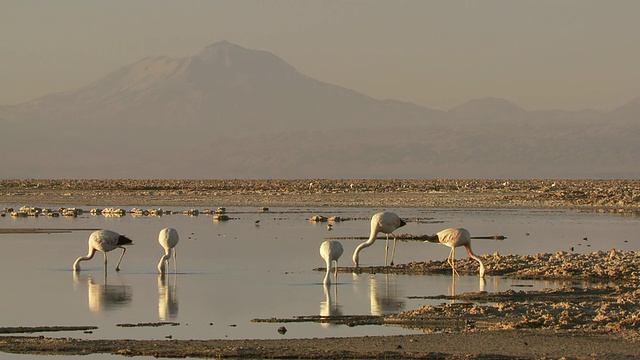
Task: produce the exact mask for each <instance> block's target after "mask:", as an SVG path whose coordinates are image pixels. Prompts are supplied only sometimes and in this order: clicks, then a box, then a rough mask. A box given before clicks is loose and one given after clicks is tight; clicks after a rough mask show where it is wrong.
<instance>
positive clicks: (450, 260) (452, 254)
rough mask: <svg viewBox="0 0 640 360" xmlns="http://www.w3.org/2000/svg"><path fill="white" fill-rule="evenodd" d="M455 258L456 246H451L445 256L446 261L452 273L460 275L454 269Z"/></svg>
mask: <svg viewBox="0 0 640 360" xmlns="http://www.w3.org/2000/svg"><path fill="white" fill-rule="evenodd" d="M455 259H456V248H455V247H452V248H451V252H449V257H448V258H447V263H448V264H449V265H451V268H452V269H453V273H452V275H458V276H460V274H458V271H457V270H456V264H455V261H456V260H455Z"/></svg>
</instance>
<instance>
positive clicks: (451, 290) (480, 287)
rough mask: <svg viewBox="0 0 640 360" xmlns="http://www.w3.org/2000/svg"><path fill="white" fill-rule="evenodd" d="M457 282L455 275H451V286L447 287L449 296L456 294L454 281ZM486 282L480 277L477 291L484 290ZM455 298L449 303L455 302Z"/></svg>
mask: <svg viewBox="0 0 640 360" xmlns="http://www.w3.org/2000/svg"><path fill="white" fill-rule="evenodd" d="M457 282H458V278H456V277H455V276H452V277H451V286H450V287H449V294H448V295H449V296H451V297H454V296H456V283H457ZM486 284H487V282H486V280H485V279H484V278H483V277H481V278H480V280H479V283H478V291H479V292H481V291H485V285H486ZM455 302H456V299H452V300H451V303H452V304H453V303H455Z"/></svg>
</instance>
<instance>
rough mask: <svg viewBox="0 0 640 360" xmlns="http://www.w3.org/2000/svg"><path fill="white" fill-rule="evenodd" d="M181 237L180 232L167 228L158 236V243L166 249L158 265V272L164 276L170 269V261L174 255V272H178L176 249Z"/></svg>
mask: <svg viewBox="0 0 640 360" xmlns="http://www.w3.org/2000/svg"><path fill="white" fill-rule="evenodd" d="M179 240H180V237H179V236H178V230H176V229H174V228H165V229H162V230H160V234H158V242H159V243H160V246H162V247H163V248H164V255H163V256H162V257H161V258H160V262H159V263H158V271H159V272H160V273H161V274H164V273H165V272H166V270H167V268H168V267H169V259H171V256H172V253H173V271H174V272H176V269H177V264H176V263H177V260H176V256H177V253H176V250H175V247H176V245H178V241H179Z"/></svg>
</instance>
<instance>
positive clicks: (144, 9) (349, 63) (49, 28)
mask: <svg viewBox="0 0 640 360" xmlns="http://www.w3.org/2000/svg"><path fill="white" fill-rule="evenodd" d="M639 15H640V1H638V0H606V1H605V0H520V1H519V0H467V1H463V0H459V1H458V0H439V1H429V0H410V1H401V0H387V1H376V0H344V1H328V0H327V1H319V0H255V1H244V0H221V1H213V0H202V1H196V0H181V1H161V0H148V1H142V0H109V1H97V0H96V1H93V0H66V1H65V0H60V1H35V0H0V59H1V60H0V105H7V104H15V103H20V102H24V101H28V100H31V99H34V98H37V97H39V96H42V95H46V94H49V93H52V92H59V91H66V90H72V89H75V88H78V87H81V86H84V85H88V84H89V83H91V82H94V81H96V80H98V79H100V78H102V77H103V76H105V75H106V74H108V73H110V72H112V71H115V70H117V69H119V68H120V67H122V66H126V65H129V64H131V63H133V62H136V61H138V60H140V59H142V58H144V57H148V56H158V55H168V56H172V57H184V56H190V55H194V54H196V53H197V52H199V51H200V50H201V49H202V48H203V47H205V46H207V45H210V44H212V43H214V42H217V41H220V40H228V41H230V42H232V43H235V44H238V45H240V46H243V47H246V48H250V49H260V50H266V51H269V52H272V53H274V54H276V55H278V56H279V57H281V58H282V59H284V60H285V61H286V62H288V63H289V64H291V65H293V66H294V67H295V68H296V69H297V70H298V71H299V72H301V73H303V74H305V75H308V76H310V77H313V78H316V79H318V80H321V81H324V82H328V83H332V84H336V85H341V86H344V87H347V88H350V89H353V90H356V91H358V92H362V93H365V94H367V95H369V96H372V97H374V98H378V99H387V98H391V99H397V100H404V101H410V102H413V103H416V104H419V105H423V106H426V107H430V108H435V109H441V110H447V109H449V108H451V107H454V106H456V105H459V104H461V103H463V102H465V101H467V100H470V99H473V98H482V97H501V98H505V99H507V100H510V101H512V102H514V103H516V104H518V105H520V106H522V107H524V108H525V109H527V110H539V109H567V110H575V109H584V108H591V109H600V110H611V109H613V108H615V107H618V106H620V105H622V104H624V103H625V102H627V101H628V100H630V99H632V98H635V97H638V96H640V21H638V16H639Z"/></svg>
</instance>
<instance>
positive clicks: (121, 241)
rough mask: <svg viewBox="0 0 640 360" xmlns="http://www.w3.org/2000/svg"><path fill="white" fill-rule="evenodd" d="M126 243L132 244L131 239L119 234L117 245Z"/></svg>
mask: <svg viewBox="0 0 640 360" xmlns="http://www.w3.org/2000/svg"><path fill="white" fill-rule="evenodd" d="M127 244H133V240H131V239H129V238H128V237H126V236H124V235H120V236H119V237H118V245H127Z"/></svg>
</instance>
